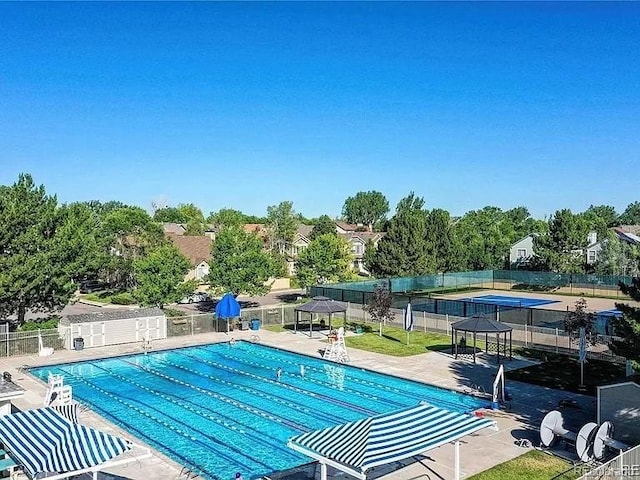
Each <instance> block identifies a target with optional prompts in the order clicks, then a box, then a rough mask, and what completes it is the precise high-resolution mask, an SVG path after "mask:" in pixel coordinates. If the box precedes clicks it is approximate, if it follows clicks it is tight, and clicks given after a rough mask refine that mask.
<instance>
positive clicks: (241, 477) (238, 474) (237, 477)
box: [236, 472, 244, 480]
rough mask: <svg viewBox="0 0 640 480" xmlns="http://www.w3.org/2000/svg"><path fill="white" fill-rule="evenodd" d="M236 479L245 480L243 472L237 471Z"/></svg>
mask: <svg viewBox="0 0 640 480" xmlns="http://www.w3.org/2000/svg"><path fill="white" fill-rule="evenodd" d="M236 480H244V477H243V476H242V474H241V473H240V472H237V473H236Z"/></svg>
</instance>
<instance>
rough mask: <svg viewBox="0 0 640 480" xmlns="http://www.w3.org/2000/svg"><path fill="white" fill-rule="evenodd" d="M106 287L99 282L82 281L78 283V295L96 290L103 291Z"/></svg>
mask: <svg viewBox="0 0 640 480" xmlns="http://www.w3.org/2000/svg"><path fill="white" fill-rule="evenodd" d="M105 288H106V285H105V284H104V283H103V282H101V281H100V280H84V281H82V282H80V293H91V292H97V291H98V290H104V289H105Z"/></svg>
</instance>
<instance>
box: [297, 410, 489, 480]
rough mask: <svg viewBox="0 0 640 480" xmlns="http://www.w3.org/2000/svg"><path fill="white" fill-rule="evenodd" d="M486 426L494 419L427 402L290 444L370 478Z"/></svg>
mask: <svg viewBox="0 0 640 480" xmlns="http://www.w3.org/2000/svg"><path fill="white" fill-rule="evenodd" d="M486 427H494V428H495V422H494V421H493V420H489V419H485V418H478V417H476V416H474V415H469V414H465V413H458V412H452V411H449V410H444V409H442V408H437V407H433V406H431V405H427V404H424V403H422V404H419V405H417V406H414V407H410V408H406V409H403V410H400V411H396V412H392V413H387V414H383V415H378V416H376V417H371V418H365V419H363V420H358V421H355V422H350V423H346V424H343V425H338V426H336V427H329V428H325V429H322V430H316V431H314V432H309V433H303V434H302V435H298V436H296V437H293V438H292V439H290V440H289V444H288V445H289V447H290V448H293V449H294V450H297V451H299V452H302V453H305V454H307V455H309V456H311V457H312V458H316V459H319V460H321V459H323V458H324V459H330V460H334V461H337V462H339V463H340V464H341V465H344V466H345V467H347V468H348V470H345V471H349V473H353V474H354V475H355V476H356V477H357V478H361V479H363V478H366V472H367V470H369V469H370V468H373V467H376V466H379V465H385V464H388V463H392V462H395V461H400V460H403V459H405V458H410V457H413V456H414V455H418V454H420V453H424V452H426V451H428V450H431V449H433V448H436V447H439V446H441V445H444V444H445V443H449V442H452V441H454V440H457V439H459V438H461V437H464V436H465V435H469V434H471V433H474V432H477V431H478V430H481V429H483V428H486Z"/></svg>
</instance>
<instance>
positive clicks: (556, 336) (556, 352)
mask: <svg viewBox="0 0 640 480" xmlns="http://www.w3.org/2000/svg"><path fill="white" fill-rule="evenodd" d="M556 353H558V329H557V328H556Z"/></svg>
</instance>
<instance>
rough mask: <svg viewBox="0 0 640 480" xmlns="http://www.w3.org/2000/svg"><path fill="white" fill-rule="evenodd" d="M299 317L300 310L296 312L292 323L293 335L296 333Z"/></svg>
mask: <svg viewBox="0 0 640 480" xmlns="http://www.w3.org/2000/svg"><path fill="white" fill-rule="evenodd" d="M299 316H300V310H296V321H295V322H293V333H298V317H299Z"/></svg>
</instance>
